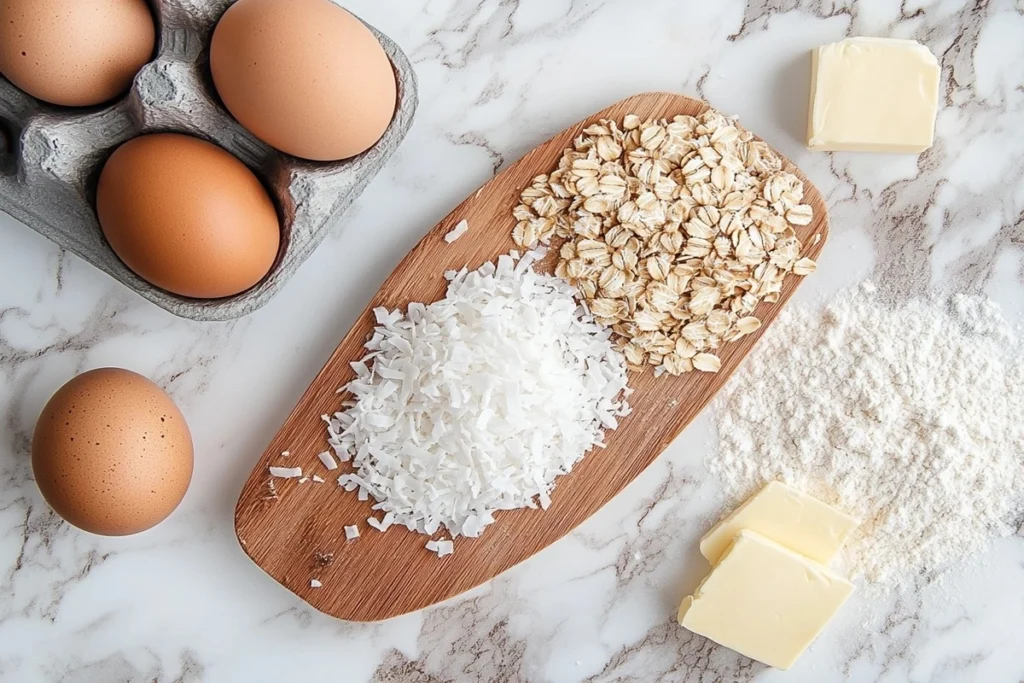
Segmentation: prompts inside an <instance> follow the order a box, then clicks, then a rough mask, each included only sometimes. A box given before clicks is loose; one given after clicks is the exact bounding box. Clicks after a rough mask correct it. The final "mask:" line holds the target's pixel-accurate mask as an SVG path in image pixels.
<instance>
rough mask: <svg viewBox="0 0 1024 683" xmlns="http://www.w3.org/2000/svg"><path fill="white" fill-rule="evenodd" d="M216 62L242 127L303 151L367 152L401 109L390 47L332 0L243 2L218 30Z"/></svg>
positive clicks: (312, 154)
mask: <svg viewBox="0 0 1024 683" xmlns="http://www.w3.org/2000/svg"><path fill="white" fill-rule="evenodd" d="M210 70H211V72H212V74H213V81H214V84H215V85H216V87H217V92H218V94H220V97H221V99H222V100H223V101H224V105H225V106H226V107H227V108H228V110H229V111H230V112H231V114H232V115H233V116H234V117H235V118H236V119H238V121H239V122H240V123H241V124H242V125H243V126H245V127H246V128H248V129H249V130H250V131H251V132H252V133H253V134H254V135H255V136H256V137H258V138H260V139H261V140H263V141H264V142H266V143H267V144H269V145H271V146H273V147H276V148H277V149H279V150H281V151H282V152H286V153H288V154H292V155H294V156H297V157H302V158H304V159H312V160H314V161H334V160H337V159H347V158H348V157H352V156H355V155H357V154H360V153H362V152H365V151H366V150H368V149H369V148H370V147H372V146H373V144H374V143H375V142H377V141H378V140H379V139H380V138H381V136H382V135H383V134H384V132H385V130H387V127H388V124H389V123H391V119H392V118H393V116H394V113H395V103H396V101H397V93H398V88H397V85H396V82H395V72H394V69H393V67H392V66H391V61H390V60H389V59H388V56H387V53H385V52H384V48H383V47H381V44H380V42H379V41H378V40H377V37H376V36H374V35H373V32H372V31H370V29H368V28H367V27H366V25H365V24H363V22H361V21H359V19H357V18H356V17H354V16H353V15H351V14H349V13H348V12H346V11H345V10H343V9H342V8H340V7H338V6H337V5H335V4H334V3H333V2H330V0H239V2H236V3H235V4H234V5H232V6H231V7H229V8H228V10H227V12H225V13H224V16H223V17H222V18H221V20H220V22H219V23H218V24H217V28H216V30H215V31H214V34H213V41H212V43H211V45H210Z"/></svg>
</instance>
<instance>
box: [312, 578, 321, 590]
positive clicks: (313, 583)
mask: <svg viewBox="0 0 1024 683" xmlns="http://www.w3.org/2000/svg"><path fill="white" fill-rule="evenodd" d="M321 586H323V584H322V583H320V582H319V581H318V580H316V579H310V581H309V587H310V588H320V587H321Z"/></svg>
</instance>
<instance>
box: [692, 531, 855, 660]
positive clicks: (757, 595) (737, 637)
mask: <svg viewBox="0 0 1024 683" xmlns="http://www.w3.org/2000/svg"><path fill="white" fill-rule="evenodd" d="M853 590H854V587H853V584H852V583H850V582H849V581H847V580H846V579H844V578H843V577H841V576H839V575H837V574H834V573H833V572H831V571H829V570H828V569H827V568H826V567H823V566H822V565H820V564H818V563H817V562H814V561H812V560H809V559H807V558H806V557H803V556H801V555H798V554H796V553H794V552H793V551H792V550H789V549H787V548H783V547H782V546H781V545H779V544H778V543H775V542H773V541H770V540H768V539H767V538H765V537H764V536H762V535H760V534H758V533H757V532H754V531H749V530H744V531H741V532H740V533H739V535H738V536H737V537H736V540H735V541H734V542H733V544H732V545H731V546H729V548H728V549H727V550H726V552H725V554H724V555H723V556H722V558H721V560H719V562H718V564H717V565H716V566H715V567H714V569H713V570H712V571H711V574H709V575H708V577H707V578H705V579H704V581H703V582H701V584H700V586H698V587H697V590H696V592H695V593H694V594H693V595H692V596H688V597H686V598H684V599H683V602H682V604H681V605H680V606H679V616H678V619H679V623H680V624H681V625H682V626H684V627H686V628H688V629H690V630H691V631H693V632H694V633H698V634H700V635H702V636H705V637H707V638H710V639H711V640H713V641H715V642H716V643H719V644H720V645H724V646H725V647H728V648H730V649H732V650H735V651H737V652H739V653H740V654H742V655H745V656H747V657H750V658H751V659H756V660H757V661H759V662H763V663H765V664H767V665H769V666H773V667H775V668H777V669H788V668H789V667H790V666H792V665H793V663H794V662H796V660H797V659H798V658H799V657H800V655H801V654H802V653H803V651H804V650H805V649H807V646H808V645H810V644H811V643H812V642H813V641H814V639H815V638H817V637H818V634H819V633H821V631H822V629H824V628H825V626H826V625H827V624H828V622H829V621H831V619H832V617H833V616H835V614H836V612H838V611H839V608H840V607H842V605H843V603H844V602H846V599H847V598H849V597H850V595H851V594H852V593H853Z"/></svg>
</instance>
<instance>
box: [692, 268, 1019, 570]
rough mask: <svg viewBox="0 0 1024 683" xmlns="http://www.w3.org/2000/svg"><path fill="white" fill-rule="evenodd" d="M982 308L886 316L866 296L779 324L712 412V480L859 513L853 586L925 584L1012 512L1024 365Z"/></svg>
mask: <svg viewBox="0 0 1024 683" xmlns="http://www.w3.org/2000/svg"><path fill="white" fill-rule="evenodd" d="M1021 350H1022V349H1021V343H1020V340H1019V339H1017V338H1016V337H1015V336H1014V334H1013V332H1012V330H1011V329H1010V327H1009V325H1008V324H1007V323H1006V321H1005V320H1004V319H1003V318H1002V316H1001V314H1000V312H999V309H998V307H996V306H995V305H994V304H992V303H991V302H988V301H987V300H985V299H982V298H977V297H967V296H962V295H958V296H956V297H954V298H953V299H952V300H951V301H945V302H935V301H924V300H918V301H912V302H910V303H904V304H901V305H899V306H896V307H889V306H887V305H886V304H885V303H884V302H882V301H881V300H880V298H879V297H878V296H877V295H876V294H875V290H874V287H873V286H871V285H870V284H865V285H862V286H861V287H859V288H857V289H855V290H851V291H848V292H846V293H844V294H842V295H840V296H839V297H838V298H837V299H836V300H835V301H834V302H833V303H832V304H831V305H829V306H828V307H827V308H826V309H825V311H824V313H822V312H820V311H818V310H816V309H813V308H808V307H802V308H801V307H794V308H791V309H790V310H789V311H787V312H786V313H784V314H783V315H782V316H781V317H780V319H779V320H778V321H776V323H775V324H774V325H773V327H772V329H771V330H769V332H768V333H767V334H766V335H765V338H764V339H763V340H762V341H761V342H760V344H759V345H758V347H757V348H756V349H755V351H754V353H753V354H752V355H751V358H750V359H749V360H748V361H747V363H746V364H745V366H744V369H743V370H741V371H740V372H739V373H737V376H736V377H735V378H734V379H732V380H731V381H730V382H729V384H728V385H727V386H726V388H725V389H724V391H723V395H722V396H721V397H720V398H719V399H718V400H717V401H716V409H717V410H716V412H717V427H718V432H719V448H718V452H717V454H715V455H713V456H712V457H711V459H710V461H709V467H710V469H711V471H712V474H713V475H715V476H717V478H719V479H720V480H721V482H722V483H723V485H724V487H725V489H726V493H727V494H728V495H730V496H733V497H735V498H736V499H737V500H739V499H741V498H743V497H745V496H747V495H749V494H751V493H753V492H754V491H755V490H756V489H758V488H759V487H760V486H762V485H763V483H764V482H765V481H766V480H769V479H779V480H782V481H785V482H787V483H789V484H791V485H793V486H795V487H797V488H799V489H802V490H804V491H806V492H807V493H810V494H811V495H814V496H816V497H819V498H821V499H822V500H825V501H827V502H829V503H832V504H835V505H837V506H838V507H840V508H841V509H843V510H845V511H846V512H849V513H851V514H854V515H857V516H859V517H860V518H861V519H862V520H863V524H862V525H861V527H860V528H859V529H858V530H857V532H856V534H855V536H854V537H853V538H852V539H851V540H850V543H849V545H848V547H847V559H848V560H849V563H850V565H851V569H852V571H853V573H854V574H855V575H857V574H861V575H864V576H866V577H867V578H868V579H871V580H876V581H879V580H886V579H888V580H889V581H890V582H891V583H893V584H898V583H900V582H902V581H903V580H904V579H905V578H908V577H912V576H914V575H920V574H924V575H928V576H935V575H937V574H939V573H941V571H942V570H943V569H944V568H945V567H947V566H949V565H950V563H951V562H954V561H959V560H968V559H970V558H971V557H972V556H974V555H976V554H978V553H979V552H981V551H983V550H984V549H985V548H986V546H988V545H989V543H990V542H991V540H992V539H993V538H996V537H1002V536H1009V535H1012V534H1013V533H1014V532H1015V530H1016V528H1017V525H1019V524H1020V521H1021V515H1022V513H1024V363H1022V361H1021Z"/></svg>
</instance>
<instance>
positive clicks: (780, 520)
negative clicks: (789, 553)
mask: <svg viewBox="0 0 1024 683" xmlns="http://www.w3.org/2000/svg"><path fill="white" fill-rule="evenodd" d="M858 524H859V522H858V520H857V519H855V518H854V517H851V516H850V515H847V514H845V513H843V512H840V511H839V510H836V509H835V508H834V507H832V506H830V505H826V504H825V503H823V502H821V501H820V500H818V499H817V498H812V497H811V496H808V495H806V494H804V493H801V492H799V491H797V490H795V489H792V488H790V487H789V486H786V485H785V484H783V483H781V482H777V481H773V482H769V483H768V485H767V486H765V487H764V488H763V489H761V491H760V493H758V494H757V495H755V496H754V497H752V498H750V499H749V500H747V502H745V503H744V504H743V505H741V506H740V507H738V508H737V509H736V510H735V511H734V512H733V513H732V514H731V515H729V516H728V517H726V518H725V519H723V520H722V521H721V522H719V523H718V524H716V525H715V526H713V527H712V528H711V530H710V531H709V532H707V533H706V534H704V538H702V539H700V553H701V555H703V556H704V557H706V558H708V561H709V562H710V563H711V564H715V563H717V562H718V558H720V557H721V556H722V553H724V552H725V549H726V548H728V547H729V544H730V543H732V542H733V539H735V538H736V534H738V533H739V532H740V530H741V529H750V530H751V531H756V532H757V533H759V534H761V535H762V536H767V537H768V538H770V539H772V540H773V541H775V542H776V543H780V544H782V545H784V546H786V547H787V548H789V549H790V550H793V551H795V552H797V553H800V554H801V555H805V556H807V557H809V558H810V559H812V560H814V561H816V562H820V563H822V564H828V563H829V562H831V561H832V558H834V557H835V555H836V553H838V552H839V550H840V548H842V547H843V543H845V542H846V539H847V538H848V537H849V535H850V533H851V532H852V531H853V530H854V529H856V528H857V525H858Z"/></svg>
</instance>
